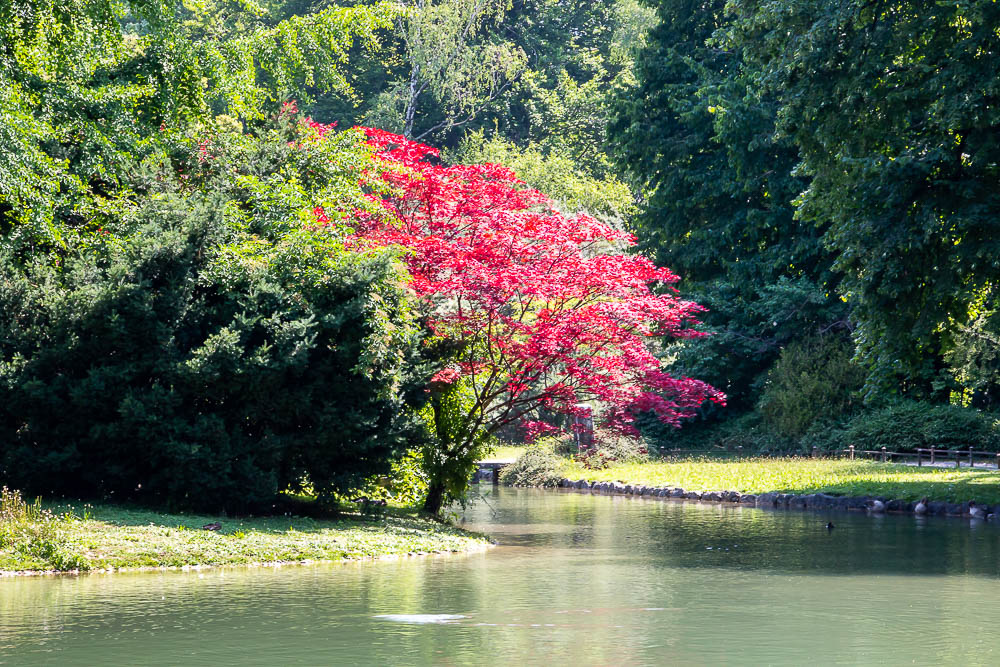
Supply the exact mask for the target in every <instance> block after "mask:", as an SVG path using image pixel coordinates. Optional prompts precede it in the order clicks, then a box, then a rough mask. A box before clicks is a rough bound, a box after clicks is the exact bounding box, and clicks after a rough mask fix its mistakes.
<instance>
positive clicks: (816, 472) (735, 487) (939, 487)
mask: <svg viewBox="0 0 1000 667" xmlns="http://www.w3.org/2000/svg"><path fill="white" fill-rule="evenodd" d="M560 473H561V474H562V475H563V476H564V477H568V478H570V479H586V480H589V481H620V482H624V483H628V484H643V485H646V486H657V487H665V486H667V487H680V488H682V489H685V490H689V491H723V490H725V491H739V492H741V493H765V492H768V491H777V492H780V493H796V494H801V493H819V492H825V493H832V494H838V495H846V496H887V497H890V498H899V499H902V500H919V499H920V498H923V497H925V496H926V497H927V498H930V499H932V500H940V501H946V502H964V501H966V500H976V501H977V502H980V503H986V504H998V503H1000V473H997V472H996V471H993V472H990V471H986V470H969V469H962V470H955V469H953V468H915V467H912V466H904V465H895V464H890V463H878V462H872V461H848V460H829V459H798V458H788V459H743V460H718V459H709V458H694V459H683V460H665V461H656V462H647V463H633V464H621V465H612V466H611V467H610V468H606V469H604V470H588V469H586V468H584V467H583V466H581V465H580V464H579V463H577V462H575V461H572V460H569V459H567V460H565V461H564V463H563V464H562V467H561V469H560Z"/></svg>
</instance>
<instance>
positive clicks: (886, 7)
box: [723, 0, 1000, 396]
mask: <svg viewBox="0 0 1000 667" xmlns="http://www.w3.org/2000/svg"><path fill="white" fill-rule="evenodd" d="M780 4H781V5H783V8H782V10H780V11H775V4H774V3H770V2H758V1H757V0H734V2H732V3H730V9H731V11H732V15H733V17H734V19H733V23H732V26H731V29H730V30H728V32H727V34H726V35H725V36H724V38H723V43H725V44H726V45H732V46H733V47H734V48H738V49H740V50H742V51H743V52H744V53H745V55H746V57H747V59H748V60H749V62H750V63H751V64H750V68H751V69H752V71H753V75H754V80H755V82H757V83H758V84H759V85H761V86H762V87H763V88H764V89H765V90H766V91H768V94H772V95H775V96H776V97H777V98H778V100H779V103H780V111H779V114H778V116H779V119H780V121H779V125H780V129H781V131H782V132H783V133H784V134H785V135H786V136H788V137H789V138H790V139H791V140H792V141H794V143H795V145H796V147H797V148H798V152H799V155H800V156H801V163H800V167H799V172H800V173H802V174H804V175H806V176H808V177H809V178H811V179H812V180H811V184H810V187H809V188H808V189H806V190H805V191H803V193H802V196H801V199H800V201H799V203H798V212H799V217H800V218H801V219H802V220H803V221H805V222H807V223H811V224H823V225H829V229H828V230H827V232H826V234H825V237H824V241H825V243H826V245H827V246H828V247H829V248H830V249H831V250H832V251H833V253H834V256H835V265H836V268H837V270H839V271H840V272H841V273H842V275H843V276H844V287H843V293H844V294H846V295H848V296H849V299H850V302H851V306H852V312H853V316H854V318H855V319H856V321H857V322H858V332H857V336H856V340H857V342H858V345H859V352H860V355H861V358H862V359H863V360H864V362H865V363H866V364H867V366H868V368H869V370H870V375H871V377H870V383H869V393H870V394H871V393H873V392H875V391H883V392H887V391H888V392H892V391H906V392H910V393H914V394H917V395H925V396H931V395H933V393H934V392H938V391H941V390H942V389H947V388H948V386H947V382H946V380H947V379H948V378H947V375H946V374H942V373H941V368H942V366H943V364H942V363H941V354H942V352H943V351H946V350H947V349H948V348H949V347H950V346H951V341H950V337H951V335H952V334H953V333H954V331H955V327H956V324H963V323H965V321H966V320H967V319H968V318H969V317H970V315H974V313H972V312H970V309H971V307H973V306H974V305H976V304H978V303H979V302H980V301H981V299H982V297H983V295H984V294H985V293H989V292H990V291H991V290H992V289H993V286H994V285H995V284H996V282H997V280H998V278H1000V263H998V261H997V257H1000V248H998V247H997V238H998V235H997V233H996V232H997V224H998V220H1000V190H998V189H997V188H996V183H997V179H998V177H1000V142H998V141H997V129H998V126H1000V106H998V105H997V99H998V98H1000V79H998V77H997V69H996V63H997V58H998V57H1000V33H998V32H997V30H996V26H997V24H998V23H1000V6H998V5H997V3H995V2H992V1H991V0H970V1H966V2H955V3H935V4H934V5H933V6H928V5H927V3H924V2H909V1H908V2H902V3H899V2H884V1H879V2H871V3H854V2H785V3H780Z"/></svg>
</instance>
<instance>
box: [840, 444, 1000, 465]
mask: <svg viewBox="0 0 1000 667" xmlns="http://www.w3.org/2000/svg"><path fill="white" fill-rule="evenodd" d="M848 449H849V450H850V451H851V460H852V461H853V460H854V445H851V446H850V447H848ZM997 461H1000V454H997ZM997 470H1000V467H998V468H997Z"/></svg>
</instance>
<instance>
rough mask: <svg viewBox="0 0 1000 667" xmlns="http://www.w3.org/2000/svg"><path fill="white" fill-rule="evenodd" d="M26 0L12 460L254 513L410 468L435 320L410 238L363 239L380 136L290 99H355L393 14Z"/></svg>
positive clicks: (34, 475) (1, 169)
mask: <svg viewBox="0 0 1000 667" xmlns="http://www.w3.org/2000/svg"><path fill="white" fill-rule="evenodd" d="M2 12H3V13H2V15H0V18H2V19H3V21H2V28H0V29H2V30H3V31H4V33H3V38H4V39H3V41H2V45H3V46H2V47H0V79H2V81H0V83H2V86H0V89H2V91H3V92H2V93H0V95H3V99H2V100H0V105H2V109H0V121H2V122H0V133H3V137H4V139H5V144H6V145H7V146H11V147H13V150H11V151H7V150H5V151H4V152H3V153H2V154H0V174H3V178H0V302H2V311H0V332H2V334H0V403H2V408H0V429H2V435H0V475H2V477H3V478H4V479H5V480H9V481H10V483H12V484H16V485H17V486H18V487H20V488H22V489H23V490H24V491H26V492H29V493H51V494H72V495H76V496H83V497H91V498H114V499H119V500H126V499H130V500H137V501H141V502H146V503H150V504H157V505H168V506H174V507H198V508H210V509H227V510H246V509H256V508H261V507H269V506H270V503H271V502H273V500H274V498H275V496H276V494H277V493H279V492H280V491H283V490H286V489H289V488H292V489H294V488H298V487H301V486H303V485H308V487H309V489H310V490H311V491H312V492H314V493H316V494H318V495H321V496H329V495H331V494H338V493H339V494H343V493H347V492H349V491H350V490H351V489H354V488H356V487H358V486H361V485H363V484H364V483H365V482H366V480H368V479H369V478H370V477H371V476H373V475H376V474H384V473H387V472H388V471H389V470H390V468H391V465H392V463H393V461H394V460H396V459H398V458H399V457H400V456H401V455H402V454H403V452H404V451H406V449H407V448H409V447H412V445H413V443H414V441H415V439H416V438H417V437H418V435H419V433H420V428H419V426H418V425H417V424H416V422H415V417H414V416H413V413H412V410H408V409H406V408H405V400H404V397H405V395H406V392H407V391H408V385H407V382H408V380H409V378H411V377H413V376H412V372H413V369H414V368H415V366H412V365H409V364H408V363H407V360H408V358H409V356H410V354H411V351H412V350H413V347H414V343H415V341H416V336H417V327H416V326H415V324H414V323H413V322H412V321H411V316H410V307H409V304H408V302H407V300H406V295H405V292H404V290H403V287H402V282H403V275H402V273H401V270H400V269H399V268H398V266H397V264H396V262H395V260H394V256H393V253H392V252H391V251H372V252H368V253H359V252H356V251H354V250H351V249H350V248H348V247H347V243H348V240H347V239H348V236H349V234H350V231H351V230H350V227H349V225H348V224H346V223H347V218H346V216H348V215H349V214H350V212H351V211H354V210H356V209H364V208H367V207H369V206H370V204H369V201H368V199H367V198H366V197H367V195H369V194H370V193H371V190H372V186H371V185H370V184H369V185H362V182H363V181H367V180H368V179H367V178H366V177H365V169H366V168H367V167H368V166H369V164H370V161H371V154H370V151H369V149H368V147H367V146H366V145H365V144H364V143H363V137H362V136H361V135H360V134H357V133H355V132H353V131H348V132H344V133H340V134H336V135H334V133H333V132H329V135H330V136H327V137H326V139H325V140H324V141H322V142H320V141H316V138H317V135H318V134H319V133H320V132H323V131H325V130H323V129H322V128H317V127H314V126H310V125H309V124H307V123H305V122H304V121H303V120H302V118H301V117H299V116H296V115H295V113H294V109H293V108H287V109H285V111H283V112H282V113H281V114H280V115H279V116H278V122H277V124H276V123H275V121H274V118H275V117H276V112H277V111H278V108H279V105H278V102H279V101H280V100H281V99H283V98H284V96H285V95H290V94H301V95H302V96H303V97H304V99H307V100H308V95H309V94H310V93H317V94H318V93H322V94H327V95H349V94H351V92H352V91H351V89H350V87H349V85H348V83H347V79H346V72H347V70H346V67H345V64H344V59H345V57H346V56H347V54H348V52H349V50H350V49H351V48H352V47H353V46H355V45H356V42H357V40H358V38H361V41H362V42H363V43H366V44H373V43H374V42H373V39H374V34H375V31H376V30H377V29H378V28H379V27H380V26H385V25H388V23H387V21H388V20H389V17H390V16H391V15H392V11H390V9H388V8H386V7H383V6H374V7H370V8H365V7H358V8H350V9H341V8H336V7H331V8H327V9H323V10H320V11H315V12H308V13H303V14H286V15H282V13H281V12H277V11H276V12H263V13H262V12H260V11H256V10H252V9H250V8H249V7H248V6H245V5H244V4H242V3H226V2H218V3H209V4H207V5H204V6H202V5H192V6H191V8H188V7H186V6H182V5H180V4H174V3H164V4H157V3H152V4H150V3H139V2H137V3H134V4H131V5H128V4H112V3H103V2H93V3H70V4H68V5H55V4H51V3H46V2H16V3H14V4H13V5H10V4H9V3H8V4H7V5H5V6H4V8H3V10H2ZM317 207H319V209H317ZM316 210H323V211H329V212H330V213H329V215H328V216H325V217H326V219H327V222H328V224H327V225H326V226H322V225H318V224H317V213H316Z"/></svg>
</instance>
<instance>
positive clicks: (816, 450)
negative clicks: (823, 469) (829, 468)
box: [812, 445, 819, 459]
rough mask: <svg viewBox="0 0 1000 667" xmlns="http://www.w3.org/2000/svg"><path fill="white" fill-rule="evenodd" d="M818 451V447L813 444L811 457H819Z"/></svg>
mask: <svg viewBox="0 0 1000 667" xmlns="http://www.w3.org/2000/svg"><path fill="white" fill-rule="evenodd" d="M818 452H819V447H817V446H816V445H813V451H812V457H813V458H814V459H818V458H819V453H818Z"/></svg>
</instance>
